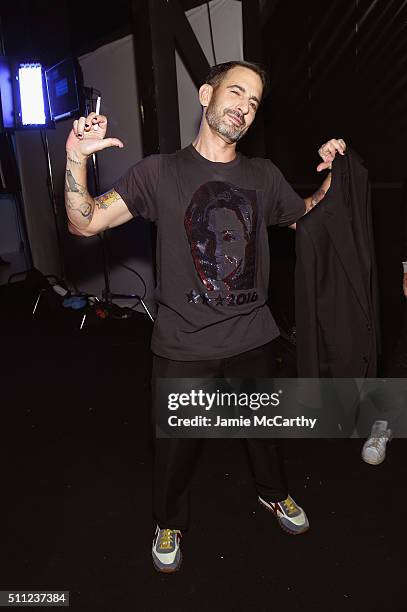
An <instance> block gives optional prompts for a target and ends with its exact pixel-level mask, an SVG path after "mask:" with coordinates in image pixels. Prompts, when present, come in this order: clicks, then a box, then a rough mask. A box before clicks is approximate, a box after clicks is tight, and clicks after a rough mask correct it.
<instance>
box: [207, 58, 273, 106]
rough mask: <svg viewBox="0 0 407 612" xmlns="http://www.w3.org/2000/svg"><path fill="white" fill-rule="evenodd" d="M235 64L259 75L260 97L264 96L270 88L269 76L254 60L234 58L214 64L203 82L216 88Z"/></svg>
mask: <svg viewBox="0 0 407 612" xmlns="http://www.w3.org/2000/svg"><path fill="white" fill-rule="evenodd" d="M236 66H242V67H243V68H248V69H249V70H253V72H255V73H256V74H258V75H259V77H260V78H261V82H262V84H263V95H262V98H265V97H266V96H267V94H268V92H269V89H270V81H269V76H268V73H267V71H266V70H265V68H263V66H261V65H260V64H255V63H254V62H245V61H241V60H235V61H232V62H224V63H223V64H216V66H212V68H211V70H210V72H209V74H208V76H207V77H206V79H205V83H208V85H212V87H213V88H214V89H216V87H218V86H219V85H220V83H221V82H222V81H223V79H224V78H225V76H226V73H227V72H229V70H231V69H232V68H235V67H236Z"/></svg>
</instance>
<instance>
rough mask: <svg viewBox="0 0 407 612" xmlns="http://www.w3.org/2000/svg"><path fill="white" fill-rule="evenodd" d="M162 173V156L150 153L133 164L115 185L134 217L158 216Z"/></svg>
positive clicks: (114, 187)
mask: <svg viewBox="0 0 407 612" xmlns="http://www.w3.org/2000/svg"><path fill="white" fill-rule="evenodd" d="M159 174H160V156H159V155H149V156H148V157H145V158H144V159H142V160H141V161H139V162H138V163H137V164H135V165H134V166H131V167H130V168H129V169H128V170H127V171H126V172H125V173H124V174H123V175H122V176H121V177H120V178H119V179H118V180H117V181H116V182H115V183H114V185H113V189H114V190H115V191H117V193H118V194H119V195H120V197H121V198H122V200H123V201H124V203H125V204H126V206H127V208H128V209H129V211H130V212H131V214H132V215H133V217H137V216H141V217H143V218H144V219H148V220H149V221H156V220H157V217H158V211H157V201H156V194H157V189H158V182H159Z"/></svg>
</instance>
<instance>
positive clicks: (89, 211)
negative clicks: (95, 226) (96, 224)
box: [66, 197, 93, 221]
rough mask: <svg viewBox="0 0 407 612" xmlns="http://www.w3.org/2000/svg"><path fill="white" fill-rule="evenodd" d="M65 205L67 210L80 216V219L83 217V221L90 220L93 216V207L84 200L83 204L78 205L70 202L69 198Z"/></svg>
mask: <svg viewBox="0 0 407 612" xmlns="http://www.w3.org/2000/svg"><path fill="white" fill-rule="evenodd" d="M66 204H67V207H68V208H69V210H72V211H73V212H78V213H80V214H81V215H82V217H84V218H85V219H89V221H90V220H91V219H92V216H93V207H92V204H91V202H87V201H86V200H85V201H84V202H81V203H80V204H79V205H78V204H77V203H73V202H71V200H70V199H69V197H68V198H67V200H66Z"/></svg>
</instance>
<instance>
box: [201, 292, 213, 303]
mask: <svg viewBox="0 0 407 612" xmlns="http://www.w3.org/2000/svg"><path fill="white" fill-rule="evenodd" d="M201 300H202V304H209V302H210V301H211V298H210V297H209V295H208V294H207V293H201Z"/></svg>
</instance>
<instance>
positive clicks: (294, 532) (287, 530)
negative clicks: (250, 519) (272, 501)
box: [258, 499, 309, 536]
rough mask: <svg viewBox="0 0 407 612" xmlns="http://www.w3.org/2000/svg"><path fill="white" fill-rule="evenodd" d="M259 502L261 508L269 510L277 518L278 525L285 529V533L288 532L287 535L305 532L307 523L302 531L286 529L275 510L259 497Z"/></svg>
mask: <svg viewBox="0 0 407 612" xmlns="http://www.w3.org/2000/svg"><path fill="white" fill-rule="evenodd" d="M258 501H259V504H261V506H262V507H263V508H265V509H266V510H267V511H268V512H271V514H272V515H273V516H274V518H275V519H277V523H278V524H279V525H280V527H281V529H282V530H283V531H285V532H286V533H288V535H292V536H296V535H302V534H303V533H305V532H306V531H308V529H309V525H307V527H305V528H304V529H303V530H302V531H290V529H288V528H287V527H286V526H285V525H283V524H282V523H281V522H280V521H279V519H278V517H277V516H276V514H275V512H274V511H273V510H272V509H271V508H269V507H268V506H267V505H266V504H265V503H264V502H263V501H261V500H260V499H259V500H258Z"/></svg>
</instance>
